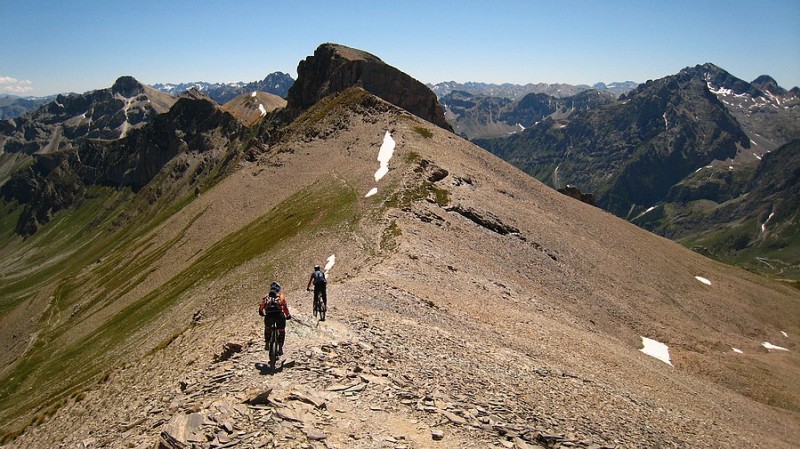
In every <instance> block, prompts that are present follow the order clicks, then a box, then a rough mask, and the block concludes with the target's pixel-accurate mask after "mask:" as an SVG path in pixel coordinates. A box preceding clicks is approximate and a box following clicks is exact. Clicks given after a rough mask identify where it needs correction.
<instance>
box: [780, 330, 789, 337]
mask: <svg viewBox="0 0 800 449" xmlns="http://www.w3.org/2000/svg"><path fill="white" fill-rule="evenodd" d="M781 334H782V335H783V336H784V337H786V338H789V334H787V333H786V331H781Z"/></svg>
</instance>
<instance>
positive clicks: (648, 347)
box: [640, 337, 673, 366]
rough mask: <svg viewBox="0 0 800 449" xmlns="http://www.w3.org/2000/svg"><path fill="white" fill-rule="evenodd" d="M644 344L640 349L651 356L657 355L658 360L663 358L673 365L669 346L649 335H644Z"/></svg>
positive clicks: (663, 360)
mask: <svg viewBox="0 0 800 449" xmlns="http://www.w3.org/2000/svg"><path fill="white" fill-rule="evenodd" d="M642 346H644V347H643V348H642V349H640V351H642V352H644V353H645V354H647V355H649V356H650V357H655V358H657V359H658V360H661V361H662V362H664V363H666V364H667V365H669V366H673V365H672V362H671V361H670V359H669V346H667V345H665V344H664V343H661V342H658V341H656V340H652V339H649V338H647V337H642Z"/></svg>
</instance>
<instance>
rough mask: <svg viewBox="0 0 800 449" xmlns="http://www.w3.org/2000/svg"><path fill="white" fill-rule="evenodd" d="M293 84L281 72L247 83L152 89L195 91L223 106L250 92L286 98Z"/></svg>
mask: <svg viewBox="0 0 800 449" xmlns="http://www.w3.org/2000/svg"><path fill="white" fill-rule="evenodd" d="M292 84H294V79H293V78H292V77H291V76H290V75H289V74H288V73H283V72H275V73H270V74H269V75H267V76H266V77H265V78H264V79H263V80H261V81H253V82H249V83H244V82H239V83H206V82H203V81H197V82H193V83H175V84H172V83H157V84H153V87H154V88H156V89H158V90H160V91H162V92H166V93H168V94H170V95H176V96H177V95H179V94H181V93H182V92H185V91H187V90H189V89H192V88H194V89H197V90H199V91H201V92H203V93H205V94H206V95H208V96H209V97H211V98H212V99H213V100H214V101H216V102H217V103H219V104H225V103H227V102H229V101H231V100H233V99H234V98H235V97H236V96H238V95H241V94H244V93H251V92H256V91H258V92H266V93H269V94H273V95H277V96H279V97H282V98H286V96H287V95H288V94H289V88H291V87H292Z"/></svg>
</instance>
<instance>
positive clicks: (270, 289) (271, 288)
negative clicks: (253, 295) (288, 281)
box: [269, 281, 281, 293]
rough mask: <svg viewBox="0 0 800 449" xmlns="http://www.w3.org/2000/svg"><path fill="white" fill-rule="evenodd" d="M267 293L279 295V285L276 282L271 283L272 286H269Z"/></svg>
mask: <svg viewBox="0 0 800 449" xmlns="http://www.w3.org/2000/svg"><path fill="white" fill-rule="evenodd" d="M269 291H270V292H272V291H274V292H276V293H279V292H280V291H281V284H279V283H278V282H277V281H272V284H270V286H269Z"/></svg>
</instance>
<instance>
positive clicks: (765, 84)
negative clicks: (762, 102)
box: [750, 75, 786, 95]
mask: <svg viewBox="0 0 800 449" xmlns="http://www.w3.org/2000/svg"><path fill="white" fill-rule="evenodd" d="M750 84H752V85H753V86H755V87H756V88H757V89H759V90H762V91H764V92H769V93H771V94H774V95H786V89H784V88H782V87H781V86H779V85H778V82H777V81H775V79H773V78H772V77H771V76H769V75H761V76H759V77H758V78H756V79H754V80H753V82H752V83H750Z"/></svg>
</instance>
